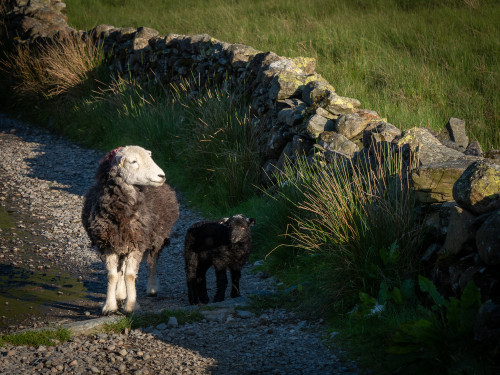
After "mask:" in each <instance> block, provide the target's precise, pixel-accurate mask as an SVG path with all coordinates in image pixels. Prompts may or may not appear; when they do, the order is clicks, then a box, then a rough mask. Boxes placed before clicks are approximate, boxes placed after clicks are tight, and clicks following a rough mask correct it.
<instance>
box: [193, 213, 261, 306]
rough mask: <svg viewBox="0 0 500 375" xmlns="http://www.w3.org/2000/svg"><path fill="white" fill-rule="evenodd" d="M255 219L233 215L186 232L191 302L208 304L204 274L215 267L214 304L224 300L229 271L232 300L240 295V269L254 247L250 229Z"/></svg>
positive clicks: (198, 225) (197, 225)
mask: <svg viewBox="0 0 500 375" xmlns="http://www.w3.org/2000/svg"><path fill="white" fill-rule="evenodd" d="M254 224H255V219H254V218H250V219H249V218H246V217H245V216H243V215H234V216H232V217H230V218H224V219H221V220H219V221H218V222H217V221H202V222H199V223H196V224H193V225H192V226H191V227H190V228H189V229H188V231H187V234H186V241H185V244H184V260H185V267H186V279H187V287H188V297H189V303H190V304H191V305H195V304H197V303H198V301H200V302H201V303H208V294H207V285H206V278H205V274H206V272H207V270H208V269H209V268H210V267H211V266H212V265H213V266H214V268H215V275H216V279H217V292H216V294H215V297H214V302H220V301H224V294H225V292H226V288H227V275H226V270H227V269H228V268H229V270H230V271H231V283H232V286H231V297H232V298H235V297H238V296H239V295H240V290H239V288H240V286H239V283H240V278H241V269H242V268H243V266H244V265H245V263H246V261H247V260H248V256H249V255H250V248H251V245H252V235H251V233H250V227H251V226H252V225H254Z"/></svg>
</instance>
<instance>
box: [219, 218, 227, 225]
mask: <svg viewBox="0 0 500 375" xmlns="http://www.w3.org/2000/svg"><path fill="white" fill-rule="evenodd" d="M228 220H229V218H228V217H223V218H222V219H220V220H219V221H218V223H219V224H226V223H227V221H228Z"/></svg>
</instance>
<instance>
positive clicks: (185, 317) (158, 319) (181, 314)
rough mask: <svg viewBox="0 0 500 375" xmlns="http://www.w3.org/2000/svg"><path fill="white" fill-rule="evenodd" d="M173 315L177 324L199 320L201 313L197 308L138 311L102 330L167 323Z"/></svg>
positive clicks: (117, 330)
mask: <svg viewBox="0 0 500 375" xmlns="http://www.w3.org/2000/svg"><path fill="white" fill-rule="evenodd" d="M172 316H173V317H175V318H176V319H177V323H178V324H179V325H184V324H186V323H194V322H199V321H201V320H202V319H203V315H202V314H201V313H200V312H199V311H198V310H193V311H188V310H183V309H176V310H169V309H165V310H163V311H162V312H161V313H158V314H157V313H139V314H134V315H131V316H127V317H124V318H122V319H120V320H119V321H118V322H116V323H110V324H106V325H105V326H104V327H103V330H104V332H114V333H121V332H124V331H125V330H126V329H129V330H130V329H136V328H141V327H142V328H144V327H149V326H153V327H154V326H157V325H158V324H160V323H165V324H167V323H168V320H169V318H170V317H172Z"/></svg>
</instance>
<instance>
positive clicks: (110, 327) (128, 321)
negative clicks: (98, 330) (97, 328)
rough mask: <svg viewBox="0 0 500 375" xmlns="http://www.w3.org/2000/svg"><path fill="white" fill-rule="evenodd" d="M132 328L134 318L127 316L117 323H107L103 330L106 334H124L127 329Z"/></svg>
mask: <svg viewBox="0 0 500 375" xmlns="http://www.w3.org/2000/svg"><path fill="white" fill-rule="evenodd" d="M131 328H132V318H131V317H128V316H125V317H123V318H121V319H120V320H118V321H117V322H115V323H106V324H104V325H103V327H102V330H103V331H104V332H106V333H122V332H124V331H125V330H126V329H129V330H130V329H131Z"/></svg>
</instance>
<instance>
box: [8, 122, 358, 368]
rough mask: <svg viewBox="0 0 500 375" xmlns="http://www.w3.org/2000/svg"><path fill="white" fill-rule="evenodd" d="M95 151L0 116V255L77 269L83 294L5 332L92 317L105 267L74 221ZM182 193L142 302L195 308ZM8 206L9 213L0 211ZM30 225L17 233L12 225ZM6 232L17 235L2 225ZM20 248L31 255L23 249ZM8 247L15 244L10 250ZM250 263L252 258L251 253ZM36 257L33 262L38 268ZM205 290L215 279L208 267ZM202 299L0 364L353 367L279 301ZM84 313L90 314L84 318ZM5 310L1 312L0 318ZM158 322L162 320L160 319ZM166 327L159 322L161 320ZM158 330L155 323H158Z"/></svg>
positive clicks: (12, 354) (268, 281)
mask: <svg viewBox="0 0 500 375" xmlns="http://www.w3.org/2000/svg"><path fill="white" fill-rule="evenodd" d="M103 155H104V152H101V151H97V150H90V149H85V148H82V147H80V146H78V145H76V144H74V143H72V142H69V141H68V140H66V139H64V138H62V137H60V136H56V135H53V134H50V133H48V132H46V131H44V130H41V129H40V128H37V127H32V126H29V125H27V124H25V123H23V122H21V121H18V120H15V119H11V118H8V117H6V116H4V115H1V114H0V206H2V207H3V208H7V209H9V210H10V211H14V213H15V215H14V216H15V217H16V218H18V219H16V229H15V230H3V231H0V265H11V266H12V265H14V264H18V265H23V266H24V267H29V265H30V264H31V265H32V266H33V268H32V269H33V270H35V272H44V270H47V269H51V270H55V271H57V270H65V271H68V272H70V273H72V274H73V275H74V277H75V278H78V280H79V282H82V283H83V284H84V285H85V287H86V288H87V291H88V293H87V294H88V297H86V298H82V299H81V300H75V301H71V302H70V303H68V304H66V303H63V304H57V303H56V304H53V305H55V306H48V308H47V309H44V311H43V313H42V314H41V315H40V314H39V315H37V316H34V317H31V318H29V319H26V320H25V321H22V322H18V323H16V324H15V325H13V326H8V327H7V331H16V330H19V329H21V326H22V327H23V328H30V329H31V328H34V327H37V328H44V327H49V326H53V325H57V324H62V323H67V322H72V321H78V320H86V319H89V318H96V317H100V310H101V306H102V304H103V302H104V299H105V295H106V271H105V267H104V265H103V263H102V261H101V260H100V258H99V256H98V254H97V253H96V252H95V251H94V250H93V249H91V247H90V243H89V240H88V238H87V235H86V233H85V231H84V229H83V226H82V224H81V219H80V214H81V209H82V204H83V194H84V193H85V191H86V189H87V188H88V187H89V186H90V185H91V183H92V181H93V176H94V173H95V170H96V167H97V165H98V161H99V160H100V158H101V157H102V156H103ZM179 200H180V202H181V213H180V218H179V221H178V222H177V223H176V225H175V227H174V229H173V232H172V238H171V245H170V246H168V247H167V248H165V249H164V251H163V252H162V254H161V256H160V259H159V263H158V276H159V282H160V287H162V288H163V289H160V291H159V294H158V297H156V298H151V297H147V296H146V283H147V266H146V265H145V264H142V265H141V268H140V270H139V275H138V279H137V292H138V302H139V305H140V306H141V309H142V311H145V312H159V311H161V310H163V309H165V308H168V309H169V310H175V309H193V308H194V309H199V307H196V306H195V307H192V306H189V304H188V299H187V287H186V282H185V272H184V259H183V244H184V235H185V233H186V230H187V229H188V228H189V227H190V226H191V225H192V224H193V223H194V222H196V221H199V220H202V219H203V218H202V217H201V215H199V214H198V213H197V212H194V211H192V210H189V209H188V208H187V207H186V206H185V205H183V204H182V201H183V199H182V196H181V194H179ZM10 211H9V212H10ZM23 231H25V232H26V233H28V234H29V235H30V236H28V237H23V236H21V235H19V233H24V232H23ZM12 233H15V234H16V235H11V234H12ZM27 249H30V250H32V251H33V252H34V253H33V254H27V253H26V252H27V251H28V250H27ZM14 250H15V251H14ZM257 264H259V263H257ZM39 267H41V268H39ZM251 267H252V266H251V265H247V266H246V267H245V268H244V269H243V270H242V279H241V284H240V286H241V290H242V293H243V295H244V297H245V295H248V294H249V293H250V291H251V292H252V293H254V292H255V293H258V294H259V295H266V294H272V293H274V292H275V291H276V288H277V285H276V280H274V279H273V278H272V277H267V276H266V277H262V273H260V274H259V273H251V272H249V271H250V269H251ZM207 288H208V289H209V296H210V297H213V295H214V293H215V289H216V285H215V275H214V272H211V271H209V272H208V273H207ZM228 289H229V290H228V295H227V296H226V301H224V302H223V303H222V304H216V303H212V304H209V305H208V306H209V307H210V308H209V309H200V312H201V313H202V314H204V316H205V319H203V320H202V321H201V322H195V323H190V324H185V325H179V323H178V322H177V320H176V319H175V321H174V319H173V317H172V318H171V321H170V320H169V322H168V323H167V324H166V327H168V328H169V329H164V328H163V326H162V324H160V325H158V326H156V327H148V328H144V329H134V330H132V331H130V332H128V331H127V332H125V333H124V334H116V333H100V334H90V335H86V336H74V337H72V338H71V339H70V340H69V341H68V342H64V343H57V345H56V346H55V347H45V346H40V347H38V348H34V347H28V346H12V345H10V344H6V345H5V347H0V373H1V374H12V375H15V374H27V373H37V374H49V373H64V374H90V373H96V374H97V373H100V374H116V373H121V374H224V375H230V374H358V373H359V370H358V369H357V367H356V365H355V363H352V362H350V361H345V360H342V359H341V358H345V357H346V356H345V353H344V352H342V350H340V349H339V348H337V347H335V346H333V345H330V346H327V345H325V343H324V341H323V337H327V332H326V330H325V328H324V326H323V324H322V322H320V321H317V320H312V319H311V320H307V321H304V319H299V318H298V317H296V316H295V315H294V314H293V313H291V312H288V311H286V310H284V309H279V308H272V309H266V310H265V311H261V312H260V313H258V314H257V315H255V314H253V313H250V312H249V311H246V310H245V309H244V305H245V304H247V303H248V296H247V297H245V298H241V299H240V298H237V299H234V300H233V299H231V298H230V296H229V291H230V288H228ZM85 312H89V313H90V314H89V315H90V316H86V314H85ZM0 319H3V318H0ZM160 326H161V327H160ZM166 327H165V328H166ZM160 328H163V330H161V329H160Z"/></svg>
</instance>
